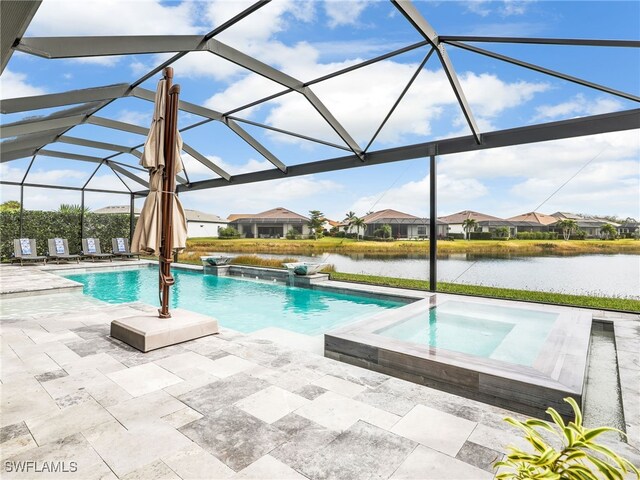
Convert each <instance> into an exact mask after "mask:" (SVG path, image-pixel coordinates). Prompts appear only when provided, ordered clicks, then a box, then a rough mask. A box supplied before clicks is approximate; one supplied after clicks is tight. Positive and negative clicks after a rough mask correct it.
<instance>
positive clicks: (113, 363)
mask: <svg viewBox="0 0 640 480" xmlns="http://www.w3.org/2000/svg"><path fill="white" fill-rule="evenodd" d="M63 366H64V369H65V370H66V371H67V372H69V373H81V372H84V371H86V370H93V369H96V370H98V371H99V372H102V373H104V374H108V373H112V372H117V371H119V370H124V369H125V368H127V367H125V366H124V365H123V364H122V363H120V362H119V361H117V360H116V359H114V358H113V357H112V356H111V355H109V354H107V353H98V354H96V355H87V356H85V357H80V358H79V359H78V360H75V361H72V362H68V363H65V364H63Z"/></svg>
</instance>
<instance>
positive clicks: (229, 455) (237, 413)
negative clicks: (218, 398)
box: [179, 407, 287, 471]
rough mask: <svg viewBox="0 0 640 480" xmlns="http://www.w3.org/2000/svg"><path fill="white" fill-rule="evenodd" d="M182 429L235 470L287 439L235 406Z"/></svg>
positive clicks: (250, 462) (279, 432) (247, 464)
mask: <svg viewBox="0 0 640 480" xmlns="http://www.w3.org/2000/svg"><path fill="white" fill-rule="evenodd" d="M179 430H180V431H181V432H182V433H184V434H185V435H186V436H188V437H189V438H190V439H192V440H193V441H194V442H196V443H197V444H198V445H200V446H201V447H202V448H203V449H204V450H206V451H208V452H209V453H211V454H213V455H215V456H216V457H217V458H218V459H219V460H222V461H223V462H224V463H225V464H227V465H228V466H229V467H231V468H232V469H234V470H235V471H239V470H242V469H243V468H245V467H247V466H249V465H251V464H252V463H253V462H255V461H256V460H257V459H258V458H260V457H262V456H263V455H265V454H266V453H268V452H270V451H271V450H273V449H274V448H276V447H278V446H279V445H281V444H283V443H284V442H285V441H286V440H287V436H286V435H285V434H284V433H282V432H281V431H280V430H278V429H277V428H275V427H272V426H271V425H269V424H268V423H265V422H263V421H262V420H259V419H257V418H256V417H254V416H253V415H249V414H248V413H245V412H243V411H242V410H240V409H239V408H235V407H230V408H225V409H223V410H219V411H217V412H216V413H214V414H212V415H210V416H205V417H203V418H201V419H200V420H196V421H195V422H192V423H189V424H188V425H185V426H184V427H182V428H180V429H179Z"/></svg>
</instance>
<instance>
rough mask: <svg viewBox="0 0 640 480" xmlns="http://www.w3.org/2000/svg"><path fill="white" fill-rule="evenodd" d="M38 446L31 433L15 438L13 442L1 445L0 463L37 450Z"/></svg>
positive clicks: (8, 441)
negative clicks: (28, 451)
mask: <svg viewBox="0 0 640 480" xmlns="http://www.w3.org/2000/svg"><path fill="white" fill-rule="evenodd" d="M37 447H38V444H37V443H36V441H35V440H34V439H33V437H32V436H31V434H30V433H26V434H25V435H21V436H19V437H14V438H12V439H11V440H7V441H6V442H3V443H2V445H0V461H3V462H4V460H6V459H7V458H9V457H13V456H14V455H18V454H20V453H22V452H26V451H27V450H31V449H34V448H37Z"/></svg>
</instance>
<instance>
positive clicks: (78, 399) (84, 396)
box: [56, 390, 128, 408]
mask: <svg viewBox="0 0 640 480" xmlns="http://www.w3.org/2000/svg"><path fill="white" fill-rule="evenodd" d="M123 392H124V390H123ZM125 393H126V392H125ZM127 395H128V394H127ZM90 399H93V397H92V396H91V394H90V393H89V392H87V391H86V390H76V391H75V392H73V393H70V394H69V395H65V396H63V397H59V398H56V405H58V407H60V408H67V407H70V406H72V405H77V404H79V403H82V402H86V401H87V400H90Z"/></svg>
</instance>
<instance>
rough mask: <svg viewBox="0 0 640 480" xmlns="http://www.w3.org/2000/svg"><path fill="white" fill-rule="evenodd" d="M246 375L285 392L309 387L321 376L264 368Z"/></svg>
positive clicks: (252, 370) (310, 372)
mask: <svg viewBox="0 0 640 480" xmlns="http://www.w3.org/2000/svg"><path fill="white" fill-rule="evenodd" d="M307 370H308V369H307ZM244 373H246V374H247V375H251V376H252V377H256V378H260V379H262V380H265V381H267V382H269V383H270V384H271V385H276V386H278V387H280V388H284V389H285V390H289V391H290V392H293V391H295V390H298V389H299V388H302V387H304V386H305V385H308V384H309V382H311V380H313V379H314V378H318V377H320V376H321V375H320V374H318V373H316V372H314V371H312V370H308V371H307V372H302V371H301V370H299V371H290V370H284V369H278V368H272V367H264V366H258V367H255V368H252V369H250V370H246V371H245V372H244Z"/></svg>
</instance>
